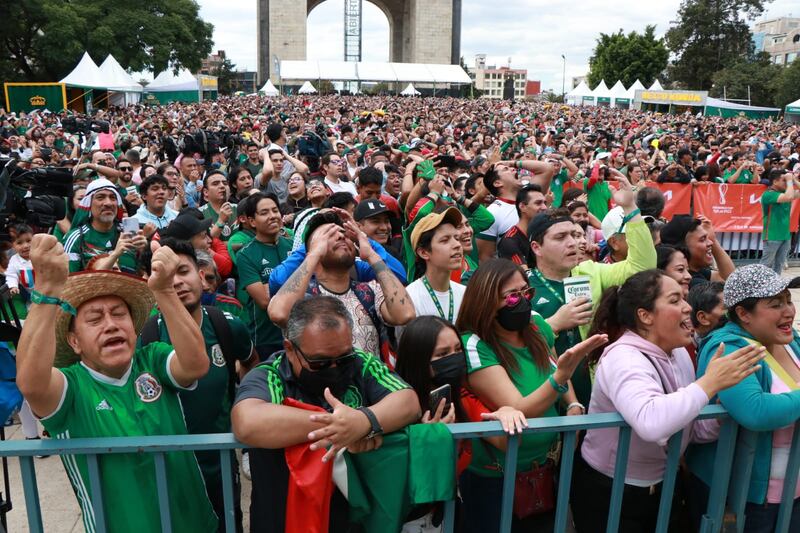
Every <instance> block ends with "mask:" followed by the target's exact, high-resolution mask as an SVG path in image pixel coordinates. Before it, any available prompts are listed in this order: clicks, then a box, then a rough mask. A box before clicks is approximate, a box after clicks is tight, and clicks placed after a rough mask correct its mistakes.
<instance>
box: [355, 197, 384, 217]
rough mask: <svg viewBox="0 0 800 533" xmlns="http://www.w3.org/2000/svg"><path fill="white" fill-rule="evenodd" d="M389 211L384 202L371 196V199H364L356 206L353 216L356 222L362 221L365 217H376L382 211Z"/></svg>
mask: <svg viewBox="0 0 800 533" xmlns="http://www.w3.org/2000/svg"><path fill="white" fill-rule="evenodd" d="M388 211H389V209H388V208H387V207H386V205H385V204H384V203H383V202H381V201H380V200H375V199H372V198H371V199H369V200H362V201H361V202H360V203H359V204H358V205H357V206H356V210H355V212H354V213H353V218H354V219H355V221H356V222H360V221H362V220H364V219H365V218H370V217H374V216H377V215H380V214H381V213H387V212H388Z"/></svg>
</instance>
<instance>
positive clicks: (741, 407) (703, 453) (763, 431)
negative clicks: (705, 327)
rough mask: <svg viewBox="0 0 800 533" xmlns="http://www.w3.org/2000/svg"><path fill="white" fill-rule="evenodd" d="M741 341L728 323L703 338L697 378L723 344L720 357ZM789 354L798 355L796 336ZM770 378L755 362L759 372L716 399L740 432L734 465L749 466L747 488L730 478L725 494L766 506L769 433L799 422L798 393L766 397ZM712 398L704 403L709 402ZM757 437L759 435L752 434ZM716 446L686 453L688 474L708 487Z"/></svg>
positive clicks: (744, 343)
mask: <svg viewBox="0 0 800 533" xmlns="http://www.w3.org/2000/svg"><path fill="white" fill-rule="evenodd" d="M746 338H749V339H752V336H751V335H750V334H749V333H748V332H747V331H745V330H744V329H742V328H741V327H740V326H738V325H736V324H734V323H732V322H729V323H727V324H725V325H724V326H723V327H721V328H720V329H718V330H716V331H714V332H712V333H711V334H710V335H709V336H708V337H706V338H705V339H704V342H703V345H702V347H701V349H700V352H699V353H698V355H697V377H700V376H702V375H703V374H705V372H706V368H707V367H708V363H709V361H710V360H711V358H712V357H713V356H714V353H716V351H717V348H719V345H720V343H722V342H724V343H725V355H728V354H730V353H731V352H734V351H736V350H738V349H739V348H744V347H745V346H747V345H748V342H747V340H745V339H746ZM791 347H792V350H794V352H795V354H800V336H798V334H797V332H794V339H793V340H792V342H791ZM771 389H772V373H771V372H770V370H769V367H768V366H767V363H766V362H764V361H762V362H761V363H759V369H758V370H757V371H756V372H755V373H754V374H752V375H750V376H748V377H746V378H745V379H743V380H742V381H741V382H740V383H739V384H737V385H734V386H733V387H730V388H728V389H725V390H723V391H721V392H720V393H719V395H718V399H719V401H720V403H721V404H722V406H723V407H725V409H727V410H728V412H729V413H730V415H731V417H732V418H733V419H734V420H735V421H736V422H737V423H738V424H740V425H741V426H742V427H743V428H744V429H747V430H750V431H740V432H739V439H738V442H737V446H736V457H735V459H734V464H735V465H738V466H741V465H742V464H743V462H744V461H753V471H752V474H751V477H750V484H749V486H748V487H743V486H742V483H743V482H744V481H746V480H740V479H737V476H736V475H734V476H733V477H732V479H731V484H730V493H731V494H735V493H737V492H738V493H740V494H741V491H742V490H746V492H747V501H748V502H751V503H757V504H762V503H764V502H765V501H766V497H767V487H768V485H769V471H770V465H771V463H772V432H773V431H774V430H776V429H779V428H782V427H786V426H788V425H791V424H793V423H795V422H796V421H797V419H798V418H800V391H792V392H788V393H784V394H772V393H770V392H769V391H770V390H771ZM716 400H717V398H712V399H711V402H710V403H712V404H713V403H715V401H716ZM752 432H759V433H752ZM716 450H717V445H716V443H710V444H693V445H692V446H691V447H690V448H689V449H688V450H687V453H686V461H687V463H688V465H689V470H691V471H692V473H694V474H695V475H696V476H697V477H699V478H700V479H701V480H703V482H704V483H705V484H706V485H708V486H711V478H712V474H713V469H714V459H715V458H716Z"/></svg>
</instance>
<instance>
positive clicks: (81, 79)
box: [61, 52, 108, 89]
mask: <svg viewBox="0 0 800 533" xmlns="http://www.w3.org/2000/svg"><path fill="white" fill-rule="evenodd" d="M61 83H63V84H65V85H71V86H73V87H84V88H87V89H105V88H106V87H108V84H107V83H106V82H105V81H104V80H103V73H102V72H100V68H99V67H98V66H97V64H96V63H95V62H94V61H92V58H91V57H90V56H89V53H88V52H84V53H83V57H81V60H80V61H79V62H78V64H77V66H76V67H75V68H74V69H72V72H70V73H69V74H67V76H66V77H65V78H64V79H63V80H61Z"/></svg>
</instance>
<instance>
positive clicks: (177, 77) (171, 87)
mask: <svg viewBox="0 0 800 533" xmlns="http://www.w3.org/2000/svg"><path fill="white" fill-rule="evenodd" d="M199 89H200V84H199V83H198V82H197V78H195V77H194V74H192V73H191V72H189V71H188V70H186V69H181V70H180V71H179V72H178V74H173V72H172V69H169V68H168V69H167V70H164V71H162V72H161V73H160V74H159V75H158V76H156V79H154V80H153V81H152V82H151V83H150V84H149V85H148V86H147V91H148V92H166V91H197V90H199Z"/></svg>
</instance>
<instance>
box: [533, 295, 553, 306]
mask: <svg viewBox="0 0 800 533" xmlns="http://www.w3.org/2000/svg"><path fill="white" fill-rule="evenodd" d="M546 303H550V300H548V299H547V298H545V297H544V296H542V297H541V298H539V299H538V300H537V301H536V305H542V304H546Z"/></svg>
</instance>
